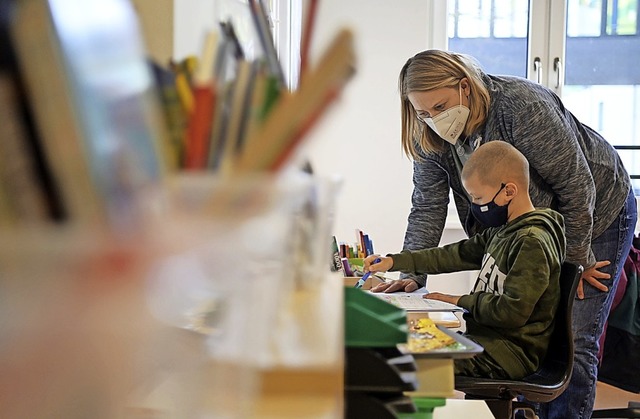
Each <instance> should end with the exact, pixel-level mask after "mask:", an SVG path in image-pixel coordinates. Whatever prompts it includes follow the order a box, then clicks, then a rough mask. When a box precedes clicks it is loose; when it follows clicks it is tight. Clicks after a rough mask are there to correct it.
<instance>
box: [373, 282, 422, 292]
mask: <svg viewBox="0 0 640 419" xmlns="http://www.w3.org/2000/svg"><path fill="white" fill-rule="evenodd" d="M418 288H419V287H418V283H417V282H416V281H414V280H413V279H398V280H396V281H386V282H383V283H382V284H378V285H376V286H375V287H373V288H371V292H397V291H404V292H414V291H415V290H417V289H418Z"/></svg>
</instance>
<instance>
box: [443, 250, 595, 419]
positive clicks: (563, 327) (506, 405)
mask: <svg viewBox="0 0 640 419" xmlns="http://www.w3.org/2000/svg"><path fill="white" fill-rule="evenodd" d="M581 275H582V266H580V265H575V264H573V263H569V262H565V263H563V265H562V272H561V274H560V292H561V298H560V304H559V305H558V311H557V313H556V324H555V327H554V330H553V334H552V335H551V341H550V343H549V349H548V351H547V356H546V358H545V359H544V361H543V362H542V364H541V365H540V368H539V369H538V371H536V372H535V373H533V374H531V375H529V376H527V377H525V378H523V379H522V380H519V381H513V380H495V379H488V378H476V377H463V376H456V381H455V388H456V390H459V391H461V392H463V393H465V398H467V399H482V400H484V401H485V402H486V404H487V406H489V409H491V412H492V413H493V415H494V416H495V417H496V418H498V419H501V418H504V419H507V418H509V419H510V418H512V417H514V413H515V412H516V411H518V410H523V411H524V413H525V417H535V410H534V406H533V404H532V403H530V402H536V403H537V402H549V401H551V400H553V399H555V398H556V397H558V396H559V395H560V394H562V392H563V391H564V390H565V389H566V388H567V386H568V385H569V380H570V379H571V371H572V370H573V350H574V348H573V334H572V332H571V317H572V310H573V301H574V298H575V295H576V288H577V286H578V281H579V279H580V276H581ZM518 396H522V397H524V399H525V400H526V401H515V400H514V398H516V397H518Z"/></svg>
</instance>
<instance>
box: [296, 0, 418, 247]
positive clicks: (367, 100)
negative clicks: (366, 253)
mask: <svg viewBox="0 0 640 419" xmlns="http://www.w3.org/2000/svg"><path fill="white" fill-rule="evenodd" d="M317 18H318V19H317V22H316V30H315V33H314V39H313V47H312V57H315V56H318V55H319V53H320V52H321V50H322V49H323V48H324V46H325V45H326V44H327V43H328V42H329V40H330V38H331V37H332V36H333V35H334V34H335V33H336V32H337V30H338V29H339V28H341V27H344V26H347V27H349V28H351V29H352V30H353V32H354V35H355V42H356V54H357V64H356V69H357V70H356V74H355V76H354V77H353V79H352V80H351V81H350V82H349V83H348V85H347V87H346V90H345V91H344V92H343V94H342V97H341V98H340V100H339V102H338V103H337V104H336V105H334V106H333V108H332V109H331V111H330V113H329V114H328V115H326V116H325V118H324V120H323V122H322V124H321V125H320V126H319V127H318V128H317V129H316V130H315V131H314V132H313V133H312V136H311V144H310V145H309V147H308V157H309V159H310V160H311V162H312V164H313V166H314V169H315V171H316V172H317V173H318V174H325V175H327V174H340V175H342V176H343V178H344V184H343V189H342V191H341V194H340V200H339V202H338V206H337V212H336V219H335V234H336V236H337V237H338V239H339V240H343V241H349V242H353V241H355V234H354V230H355V229H356V228H359V229H361V230H364V231H365V232H367V233H369V234H370V237H371V238H373V240H374V244H375V245H376V250H377V251H378V252H390V251H396V250H399V249H400V248H401V246H402V240H403V236H404V229H405V227H406V217H407V214H408V213H409V208H410V205H411V201H410V197H411V190H412V183H411V162H410V161H409V160H408V159H407V158H406V157H405V156H404V155H403V153H402V150H401V146H400V100H399V96H398V88H397V80H398V73H399V71H400V68H401V67H402V65H403V64H404V62H405V61H406V60H407V59H408V58H409V57H410V56H412V55H413V54H415V53H416V52H418V51H420V50H422V49H425V47H426V43H427V36H428V34H427V27H428V25H427V6H426V2H424V1H423V0H405V1H403V2H402V6H401V7H399V5H394V6H392V5H390V3H389V2H387V1H383V0H373V1H372V0H323V1H322V2H319V10H318V17H317Z"/></svg>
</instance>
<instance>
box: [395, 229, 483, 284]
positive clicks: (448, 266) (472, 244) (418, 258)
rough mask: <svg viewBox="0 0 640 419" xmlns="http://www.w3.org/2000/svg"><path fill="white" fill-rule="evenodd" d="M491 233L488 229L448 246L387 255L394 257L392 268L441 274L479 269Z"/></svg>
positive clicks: (408, 271) (406, 271)
mask: <svg viewBox="0 0 640 419" xmlns="http://www.w3.org/2000/svg"><path fill="white" fill-rule="evenodd" d="M490 234H491V229H488V230H486V231H484V232H482V233H481V234H476V235H475V236H473V237H471V238H470V239H466V240H461V241H459V242H457V243H453V244H448V245H446V246H442V247H434V248H431V249H423V250H416V251H411V250H403V251H402V252H401V253H396V254H390V255H387V256H390V257H391V258H392V259H393V267H392V268H391V269H390V270H391V271H401V272H405V273H416V274H441V273H449V272H458V271H468V270H473V269H478V268H479V267H480V264H481V263H482V257H483V256H484V249H485V244H486V242H487V239H488V237H489V235H490Z"/></svg>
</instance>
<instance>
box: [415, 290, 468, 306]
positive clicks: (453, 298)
mask: <svg viewBox="0 0 640 419" xmlns="http://www.w3.org/2000/svg"><path fill="white" fill-rule="evenodd" d="M460 297H461V296H460V295H449V294H442V293H439V292H430V293H429V294H425V295H424V297H423V298H427V299H429V300H438V301H444V302H445V303H450V304H453V305H456V306H457V305H458V300H459V299H460Z"/></svg>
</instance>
